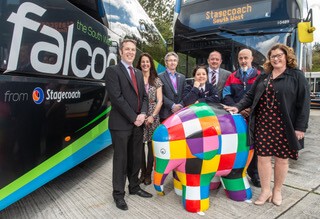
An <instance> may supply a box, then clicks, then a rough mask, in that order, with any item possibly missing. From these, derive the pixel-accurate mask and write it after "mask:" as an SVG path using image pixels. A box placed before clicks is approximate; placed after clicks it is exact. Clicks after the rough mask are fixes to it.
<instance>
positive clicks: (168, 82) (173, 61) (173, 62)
mask: <svg viewBox="0 0 320 219" xmlns="http://www.w3.org/2000/svg"><path fill="white" fill-rule="evenodd" d="M178 62H179V56H178V55H177V54H176V53H175V52H169V53H167V54H166V56H165V63H166V67H167V69H166V71H164V72H162V73H161V74H160V75H159V78H160V79H161V81H162V83H163V86H162V93H163V105H162V108H161V110H160V113H159V116H160V121H161V122H162V121H164V120H165V119H166V118H168V117H169V116H170V115H172V114H173V113H175V112H177V111H179V110H180V109H181V108H182V107H184V105H183V101H182V95H183V90H184V88H185V86H186V78H185V76H184V75H183V74H180V73H178V72H176V68H177V66H178Z"/></svg>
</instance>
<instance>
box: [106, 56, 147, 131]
mask: <svg viewBox="0 0 320 219" xmlns="http://www.w3.org/2000/svg"><path fill="white" fill-rule="evenodd" d="M134 71H135V75H136V78H137V84H138V90H139V98H140V109H138V96H137V94H136V92H135V90H134V86H133V83H132V80H131V78H130V76H129V74H128V72H127V70H126V68H125V66H124V65H123V64H122V63H121V62H120V63H119V64H117V65H113V66H110V67H108V68H107V69H106V89H107V91H108V95H109V99H110V102H111V105H112V108H111V112H110V117H109V128H110V129H111V130H130V129H132V128H133V126H134V124H133V123H134V122H135V120H136V118H137V116H138V114H140V113H147V107H148V96H147V94H146V91H145V89H144V82H143V75H142V72H141V71H140V70H138V69H134Z"/></svg>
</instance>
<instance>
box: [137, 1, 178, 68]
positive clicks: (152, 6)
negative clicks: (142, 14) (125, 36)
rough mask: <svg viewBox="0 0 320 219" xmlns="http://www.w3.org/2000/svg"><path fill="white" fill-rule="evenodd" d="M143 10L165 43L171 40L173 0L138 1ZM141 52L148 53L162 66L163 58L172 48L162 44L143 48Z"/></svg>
mask: <svg viewBox="0 0 320 219" xmlns="http://www.w3.org/2000/svg"><path fill="white" fill-rule="evenodd" d="M138 1H139V3H140V4H141V6H142V7H143V9H144V10H145V11H146V12H147V14H148V15H149V17H150V18H151V20H152V21H153V22H154V24H155V25H156V27H157V28H158V30H159V31H160V33H161V35H162V36H163V38H164V39H165V40H166V41H167V40H168V39H169V38H172V35H173V34H172V33H173V32H172V21H173V4H174V1H173V0H169V1H168V0H167V1H162V0H153V1H150V0H138ZM143 50H144V51H146V52H148V53H150V54H151V55H152V57H153V58H154V59H155V60H157V61H158V62H160V63H161V64H162V65H164V64H165V63H164V56H165V54H166V52H167V51H171V50H172V48H171V47H170V46H168V47H167V48H166V47H164V46H163V45H162V44H159V45H156V44H152V46H143Z"/></svg>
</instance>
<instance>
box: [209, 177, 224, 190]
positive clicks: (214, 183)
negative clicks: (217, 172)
mask: <svg viewBox="0 0 320 219" xmlns="http://www.w3.org/2000/svg"><path fill="white" fill-rule="evenodd" d="M220 185H221V179H220V176H214V177H213V178H212V180H211V182H210V190H215V189H218V188H219V187H220Z"/></svg>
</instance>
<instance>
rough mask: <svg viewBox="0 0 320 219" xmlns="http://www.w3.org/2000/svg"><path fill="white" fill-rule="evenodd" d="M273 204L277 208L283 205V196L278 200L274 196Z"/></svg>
mask: <svg viewBox="0 0 320 219" xmlns="http://www.w3.org/2000/svg"><path fill="white" fill-rule="evenodd" d="M272 203H273V204H274V205H276V206H280V205H281V204H282V196H281V195H280V196H279V197H278V198H276V196H273V199H272Z"/></svg>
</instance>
